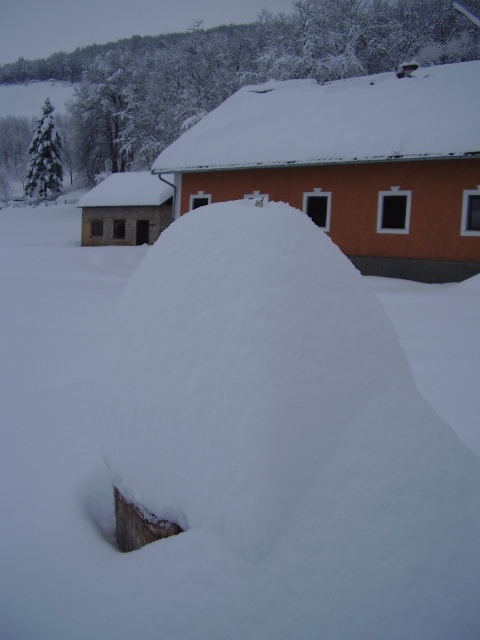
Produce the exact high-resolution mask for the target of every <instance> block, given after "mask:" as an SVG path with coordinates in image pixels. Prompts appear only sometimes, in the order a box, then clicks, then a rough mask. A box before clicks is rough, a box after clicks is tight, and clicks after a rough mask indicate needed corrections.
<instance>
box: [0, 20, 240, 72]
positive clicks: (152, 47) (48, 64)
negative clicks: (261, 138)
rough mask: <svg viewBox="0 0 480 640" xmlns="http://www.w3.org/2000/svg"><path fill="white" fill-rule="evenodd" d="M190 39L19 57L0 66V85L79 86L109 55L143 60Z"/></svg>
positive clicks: (142, 39) (150, 39)
mask: <svg viewBox="0 0 480 640" xmlns="http://www.w3.org/2000/svg"><path fill="white" fill-rule="evenodd" d="M235 28H236V29H243V28H247V27H246V26H242V25H236V26H235ZM230 29H233V27H230V26H222V27H216V28H214V29H210V31H212V32H220V33H221V32H225V31H227V32H228V31H229V30H230ZM188 37H189V33H188V32H187V33H171V34H167V35H158V36H132V37H131V38H124V39H122V40H118V41H116V42H108V43H106V44H92V45H89V46H87V47H78V48H77V49H75V51H72V52H71V53H65V52H64V51H58V52H56V53H53V54H52V55H51V56H48V58H38V59H36V60H26V59H25V58H23V57H20V58H19V59H18V60H17V61H16V62H12V63H9V64H4V65H0V84H21V83H25V82H33V81H41V80H58V81H60V82H71V83H76V82H80V81H81V80H82V75H83V72H84V71H86V70H87V69H88V68H89V67H90V65H91V64H92V63H93V62H94V61H95V59H96V58H98V56H102V55H104V54H106V53H107V52H108V51H117V50H121V51H126V52H131V53H134V54H138V55H139V56H141V55H143V54H145V53H152V52H154V51H156V50H158V49H163V48H164V47H166V46H168V45H173V44H175V43H177V42H179V41H181V40H184V39H185V38H188Z"/></svg>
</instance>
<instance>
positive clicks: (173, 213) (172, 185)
mask: <svg viewBox="0 0 480 640" xmlns="http://www.w3.org/2000/svg"><path fill="white" fill-rule="evenodd" d="M152 174H153V175H155V174H156V175H158V177H159V179H160V180H161V181H162V182H164V183H165V184H168V186H169V187H172V189H173V202H172V222H173V221H174V220H175V206H176V204H177V187H176V186H175V185H174V184H172V183H171V182H169V181H168V180H165V178H162V175H161V174H160V173H157V172H156V171H152Z"/></svg>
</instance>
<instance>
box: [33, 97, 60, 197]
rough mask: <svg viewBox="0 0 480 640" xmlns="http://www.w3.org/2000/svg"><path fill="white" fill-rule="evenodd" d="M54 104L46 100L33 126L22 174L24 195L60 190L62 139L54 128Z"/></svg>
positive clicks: (39, 194)
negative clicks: (23, 176) (25, 169)
mask: <svg viewBox="0 0 480 640" xmlns="http://www.w3.org/2000/svg"><path fill="white" fill-rule="evenodd" d="M53 111H54V107H53V105H52V103H51V102H50V99H49V98H47V99H46V100H45V104H44V105H43V110H42V115H41V116H40V118H39V119H38V121H37V124H36V125H35V127H34V129H33V138H32V141H31V143H30V146H29V148H28V153H29V155H30V162H29V163H28V167H27V173H26V175H25V188H24V190H25V195H27V196H30V197H31V196H34V195H37V194H38V196H39V197H40V198H46V197H47V193H48V191H50V193H51V194H52V195H56V194H59V193H61V192H62V181H63V168H62V163H61V161H60V154H61V150H62V141H61V140H60V136H59V135H58V133H57V131H56V129H55V122H54V120H53V115H52V114H53Z"/></svg>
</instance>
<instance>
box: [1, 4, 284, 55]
mask: <svg viewBox="0 0 480 640" xmlns="http://www.w3.org/2000/svg"><path fill="white" fill-rule="evenodd" d="M263 8H267V9H269V10H270V11H272V12H273V13H279V12H284V13H289V12H290V11H291V8H292V0H81V1H79V0H2V2H1V16H0V64H6V63H8V62H14V61H15V60H17V59H18V58H19V57H20V56H23V57H24V58H27V59H35V58H43V57H46V56H48V55H50V54H51V53H54V52H55V51H67V52H68V51H73V50H74V49H76V48H77V47H81V46H85V45H88V44H93V43H95V42H96V43H98V44H102V43H105V42H110V41H114V40H118V39H120V38H128V37H129V36H132V35H136V34H137V35H158V34H160V33H169V32H170V33H172V32H175V31H186V30H188V29H189V28H190V27H191V26H192V24H193V23H194V22H195V21H197V20H203V26H204V28H209V27H214V26H217V25H220V24H231V23H236V24H239V23H244V22H254V21H255V20H256V18H257V15H258V13H259V11H260V10H261V9H263Z"/></svg>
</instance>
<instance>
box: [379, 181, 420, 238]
mask: <svg viewBox="0 0 480 640" xmlns="http://www.w3.org/2000/svg"><path fill="white" fill-rule="evenodd" d="M385 196H406V197H407V207H406V211H405V227H404V228H403V229H387V228H385V227H382V218H383V198H384V197H385ZM411 209H412V192H411V191H406V190H401V189H400V187H391V188H390V191H379V192H378V206H377V233H390V234H391V233H393V234H401V235H408V234H409V233H410V213H411Z"/></svg>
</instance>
